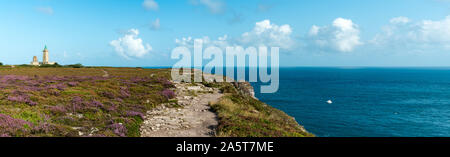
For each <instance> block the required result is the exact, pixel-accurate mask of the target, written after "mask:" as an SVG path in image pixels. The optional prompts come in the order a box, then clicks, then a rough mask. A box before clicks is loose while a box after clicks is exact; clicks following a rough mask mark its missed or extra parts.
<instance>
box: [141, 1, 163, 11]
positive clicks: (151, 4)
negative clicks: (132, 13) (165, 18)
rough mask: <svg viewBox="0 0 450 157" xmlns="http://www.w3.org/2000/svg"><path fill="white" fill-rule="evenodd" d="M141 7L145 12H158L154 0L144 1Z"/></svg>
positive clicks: (157, 6)
mask: <svg viewBox="0 0 450 157" xmlns="http://www.w3.org/2000/svg"><path fill="white" fill-rule="evenodd" d="M142 6H143V7H144V8H145V9H147V10H153V11H158V9H159V5H158V3H156V2H155V0H145V1H144V2H143V3H142Z"/></svg>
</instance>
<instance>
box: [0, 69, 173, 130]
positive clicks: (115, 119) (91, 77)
mask: <svg viewBox="0 0 450 157" xmlns="http://www.w3.org/2000/svg"><path fill="white" fill-rule="evenodd" d="M169 72H170V71H168V70H164V69H141V68H36V67H16V68H11V67H2V68H0V89H1V90H0V136H3V137H65V136H70V137H78V136H82V137H86V136H87V137H120V136H128V137H138V136H140V133H139V127H140V124H141V123H142V121H143V115H144V114H145V113H146V111H148V110H150V109H152V108H154V107H156V106H157V105H159V104H161V103H166V102H169V101H170V99H171V98H173V97H174V92H173V91H172V88H173V85H172V83H171V82H170V81H169V80H168V78H169Z"/></svg>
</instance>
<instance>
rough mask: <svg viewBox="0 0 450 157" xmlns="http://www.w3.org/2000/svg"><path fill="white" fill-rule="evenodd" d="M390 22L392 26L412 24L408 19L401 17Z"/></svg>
mask: <svg viewBox="0 0 450 157" xmlns="http://www.w3.org/2000/svg"><path fill="white" fill-rule="evenodd" d="M389 22H391V23H392V24H407V23H409V22H410V20H409V18H407V17H403V16H400V17H396V18H392V19H391V20H390V21H389Z"/></svg>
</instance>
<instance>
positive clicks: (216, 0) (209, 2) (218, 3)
mask: <svg viewBox="0 0 450 157" xmlns="http://www.w3.org/2000/svg"><path fill="white" fill-rule="evenodd" d="M190 2H191V4H193V5H203V6H205V7H206V8H208V10H209V11H210V12H211V13H213V14H220V13H223V11H224V10H225V3H224V2H223V1H222V0H190Z"/></svg>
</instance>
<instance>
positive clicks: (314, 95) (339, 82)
mask: <svg viewBox="0 0 450 157" xmlns="http://www.w3.org/2000/svg"><path fill="white" fill-rule="evenodd" d="M260 85H261V83H253V86H254V87H255V90H256V92H257V93H256V96H257V97H258V98H259V99H260V100H261V101H263V102H265V103H267V104H269V105H271V106H273V107H276V108H278V109H281V110H283V111H285V112H286V113H287V114H289V115H291V116H293V117H295V118H296V120H297V121H298V122H299V123H300V124H301V125H303V126H305V128H306V129H307V130H308V131H309V132H312V133H314V134H315V135H317V136H321V137H440V136H450V68H281V69H280V89H279V91H278V92H277V93H273V94H261V93H259V92H258V91H259V87H260ZM328 100H332V101H333V103H332V104H328V103H327V101H328Z"/></svg>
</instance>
